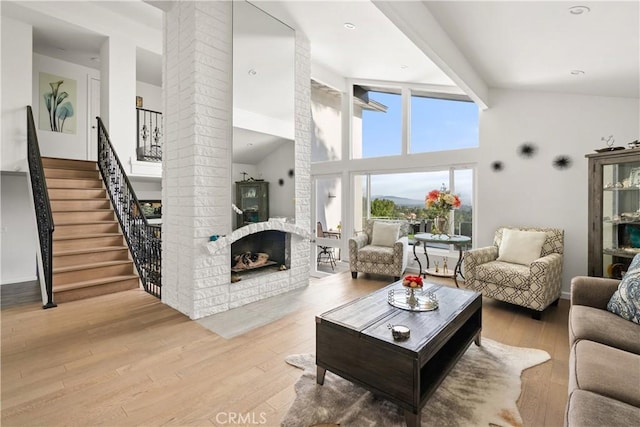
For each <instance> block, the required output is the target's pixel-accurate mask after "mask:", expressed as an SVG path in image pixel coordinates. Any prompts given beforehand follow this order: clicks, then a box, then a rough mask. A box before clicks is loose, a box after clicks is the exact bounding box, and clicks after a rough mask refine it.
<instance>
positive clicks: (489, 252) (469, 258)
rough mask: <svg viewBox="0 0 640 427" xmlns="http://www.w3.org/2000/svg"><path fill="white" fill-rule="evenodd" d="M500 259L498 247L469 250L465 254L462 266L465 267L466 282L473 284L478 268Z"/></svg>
mask: <svg viewBox="0 0 640 427" xmlns="http://www.w3.org/2000/svg"><path fill="white" fill-rule="evenodd" d="M497 258H498V247H497V246H486V247H484V248H477V249H469V250H468V251H465V252H464V257H463V259H462V265H463V267H464V277H465V281H467V280H468V281H470V282H473V280H475V277H476V267H477V266H479V265H480V264H485V263H487V262H490V261H495V260H496V259H497Z"/></svg>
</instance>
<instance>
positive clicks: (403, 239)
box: [349, 219, 409, 280]
mask: <svg viewBox="0 0 640 427" xmlns="http://www.w3.org/2000/svg"><path fill="white" fill-rule="evenodd" d="M376 222H379V223H382V224H397V225H398V236H397V238H396V239H393V240H394V241H389V242H388V245H378V244H376V245H374V244H372V241H373V240H378V241H379V239H374V224H375V223H376ZM379 229H380V228H377V229H376V232H378V230H379ZM408 234H409V223H408V222H407V221H394V220H381V219H368V220H366V221H365V225H364V230H363V232H362V233H360V234H359V235H357V236H355V237H352V238H350V239H349V266H350V269H351V277H353V278H354V279H355V278H357V277H358V272H360V273H375V274H382V275H386V276H393V277H394V280H399V279H400V276H402V273H404V270H405V269H406V268H407V262H408V260H409V238H408ZM378 241H376V242H375V243H378Z"/></svg>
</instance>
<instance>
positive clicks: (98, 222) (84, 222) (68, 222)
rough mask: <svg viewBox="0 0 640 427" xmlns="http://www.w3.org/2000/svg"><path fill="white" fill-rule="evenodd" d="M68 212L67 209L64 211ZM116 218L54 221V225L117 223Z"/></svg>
mask: <svg viewBox="0 0 640 427" xmlns="http://www.w3.org/2000/svg"><path fill="white" fill-rule="evenodd" d="M66 212H69V211H66ZM54 222H55V221H54ZM117 223H118V220H115V219H103V220H97V221H94V220H89V221H60V222H55V224H54V225H55V226H56V227H57V226H59V225H91V224H117Z"/></svg>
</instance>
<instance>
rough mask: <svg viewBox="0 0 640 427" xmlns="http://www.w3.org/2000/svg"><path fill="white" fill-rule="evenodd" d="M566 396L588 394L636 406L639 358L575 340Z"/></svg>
mask: <svg viewBox="0 0 640 427" xmlns="http://www.w3.org/2000/svg"><path fill="white" fill-rule="evenodd" d="M569 366H570V367H571V369H569V393H571V391H573V390H575V389H580V390H587V391H592V392H594V393H598V394H601V395H603V396H607V397H610V398H612V399H616V400H619V401H621V402H624V403H628V404H629V405H633V406H640V387H639V385H640V355H637V354H633V353H629V352H627V351H623V350H619V349H617V348H614V347H610V346H608V345H604V344H600V343H597V342H593V341H587V340H579V341H577V342H576V343H575V344H574V345H573V347H571V353H570V354H569Z"/></svg>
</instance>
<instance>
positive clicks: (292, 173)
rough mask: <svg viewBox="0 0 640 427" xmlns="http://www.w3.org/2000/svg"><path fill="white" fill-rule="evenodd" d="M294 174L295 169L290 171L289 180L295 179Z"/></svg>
mask: <svg viewBox="0 0 640 427" xmlns="http://www.w3.org/2000/svg"><path fill="white" fill-rule="evenodd" d="M293 175H294V172H293V169H289V178H293Z"/></svg>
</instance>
